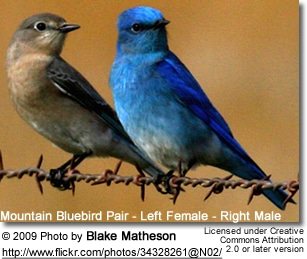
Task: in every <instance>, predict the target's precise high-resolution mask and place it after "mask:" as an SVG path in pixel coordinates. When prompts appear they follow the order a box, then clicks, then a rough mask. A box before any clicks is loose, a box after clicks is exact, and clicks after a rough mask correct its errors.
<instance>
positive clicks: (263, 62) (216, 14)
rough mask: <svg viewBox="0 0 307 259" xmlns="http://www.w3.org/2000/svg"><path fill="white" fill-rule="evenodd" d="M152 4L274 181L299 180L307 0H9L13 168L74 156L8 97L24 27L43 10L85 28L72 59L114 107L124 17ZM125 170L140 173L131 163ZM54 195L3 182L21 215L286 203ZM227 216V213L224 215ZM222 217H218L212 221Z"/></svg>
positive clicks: (6, 136) (2, 46)
mask: <svg viewBox="0 0 307 259" xmlns="http://www.w3.org/2000/svg"><path fill="white" fill-rule="evenodd" d="M137 5H149V6H152V7H155V8H158V9H160V10H161V11H162V12H163V14H164V16H165V18H166V19H168V20H170V21H171V23H170V24H169V25H168V26H167V28H168V33H169V45H170V48H171V49H172V50H173V51H174V52H175V53H176V54H177V55H178V56H179V57H180V59H181V60H182V61H183V62H184V63H185V64H186V65H187V67H188V68H189V69H190V70H191V72H192V73H193V74H194V76H195V77H196V78H197V80H198V81H199V82H200V84H201V85H202V86H203V88H204V90H205V91H206V93H207V94H208V96H209V97H210V99H211V100H212V102H213V103H214V104H215V106H216V107H217V108H218V109H219V111H220V112H221V113H222V114H223V116H224V117H225V119H226V120H227V121H228V123H229V125H230V127H231V129H232V131H233V133H234V135H235V136H236V138H237V139H238V140H239V142H240V143H241V144H242V145H243V147H245V149H246V151H247V152H248V153H249V154H250V155H251V156H252V157H253V159H254V160H255V161H257V163H258V164H259V165H260V167H262V168H263V170H264V171H265V172H266V173H267V174H272V179H273V180H274V181H288V180H293V179H297V176H298V171H299V44H298V43H299V36H298V33H299V18H298V11H299V9H298V1H291V0H283V1H280V0H270V1H266V0H259V1H252V0H250V1H246V0H223V1H217V0H215V1H211V0H192V1H191V0H186V1H176V2H175V1H165V0H163V1H156V0H155V1H132V0H131V1H107V0H100V1H97V0H96V1H95V0H94V1H93V0H92V1H68V0H64V1H63V0H61V1H34V0H32V1H29V0H27V1H21V0H15V1H5V0H0V17H1V19H0V39H1V40H0V63H1V65H0V149H1V151H2V153H3V159H4V166H5V168H6V169H8V168H10V169H20V168H25V167H29V166H35V165H36V161H37V159H38V157H39V155H40V154H43V155H44V163H43V166H42V168H44V169H50V168H55V167H57V166H59V165H60V164H61V163H63V162H64V161H65V160H67V159H68V158H70V155H69V154H66V153H65V152H63V151H61V150H59V149H58V148H55V147H53V146H52V145H51V143H50V142H48V141H47V140H45V139H44V138H43V137H41V136H40V135H38V134H37V133H36V132H35V131H33V130H32V129H31V128H29V127H28V126H27V125H26V124H25V123H24V122H23V121H22V120H21V119H20V118H19V116H18V115H17V113H16V112H15V110H14V108H13V106H12V104H11V102H10V99H9V95H8V90H7V80H6V73H5V55H6V54H5V52H6V49H7V47H8V45H9V42H10V39H11V36H12V34H13V32H14V31H15V29H16V27H17V26H18V24H19V23H20V22H21V21H22V20H24V19H25V18H27V17H28V16H31V15H33V14H36V13H40V12H52V13H55V14H58V15H61V16H63V17H64V18H65V19H66V20H67V21H68V22H70V23H77V24H80V25H81V29H80V30H77V31H75V32H72V33H70V34H69V36H68V39H67V41H66V45H65V47H64V51H63V55H62V56H63V57H64V58H65V59H66V60H67V61H68V62H69V63H71V64H72V65H73V66H74V67H75V68H77V69H78V70H79V71H80V72H81V73H82V74H83V75H84V76H85V77H86V78H87V79H88V80H89V81H90V82H91V83H92V84H93V86H94V87H95V88H96V89H97V90H98V92H99V93H100V94H101V95H102V96H103V97H104V98H105V99H106V100H107V101H108V102H109V103H111V104H112V106H113V102H112V96H111V90H110V89H109V87H108V74H109V70H110V67H111V65H112V61H113V58H114V55H115V43H116V38H117V31H116V27H115V22H116V19H117V16H118V14H119V13H120V12H122V11H123V10H125V9H127V8H130V7H133V6H137ZM116 163H117V161H116V160H114V159H111V158H109V159H90V160H86V161H85V162H83V164H82V165H81V166H80V167H79V169H80V171H81V172H83V173H99V172H101V171H103V170H104V169H106V168H110V169H113V168H114V166H115V165H116ZM120 174H123V175H134V174H136V171H135V169H134V168H133V167H132V166H130V165H127V164H125V165H124V167H123V168H122V169H121V171H120ZM226 175H228V173H227V172H224V171H221V170H218V169H215V168H212V167H200V168H198V169H197V170H196V171H193V172H190V173H189V174H188V176H190V177H214V176H219V177H224V176H226ZM42 184H43V188H44V195H41V194H40V193H39V191H38V188H37V186H36V183H35V180H34V177H28V176H24V177H23V178H22V179H21V180H19V179H15V178H14V179H7V178H4V179H3V180H2V182H1V184H0V210H10V211H11V212H31V211H34V212H41V211H45V212H53V213H54V212H55V211H57V210H66V211H68V212H80V211H81V210H83V211H92V212H97V211H100V210H103V211H104V210H113V211H118V212H120V211H125V212H130V213H131V214H133V213H134V214H137V212H138V211H139V210H143V211H145V212H152V211H156V210H160V211H162V212H164V211H166V210H174V211H176V212H197V211H199V210H200V211H202V212H207V213H209V215H210V216H212V215H216V216H218V215H219V213H220V211H221V210H228V211H232V212H239V211H243V212H246V211H250V212H253V211H254V210H258V211H260V210H264V211H265V212H271V211H272V210H274V211H277V209H276V208H275V207H274V206H273V205H272V204H271V203H270V202H268V201H267V200H266V199H265V198H264V197H262V196H261V197H255V198H254V200H253V201H252V203H251V204H250V205H249V206H247V205H246V204H247V200H248V196H249V191H248V190H242V189H236V190H230V189H229V190H225V191H224V192H223V193H222V194H220V195H212V196H211V197H210V198H209V199H208V200H207V201H206V202H203V198H204V196H205V195H206V194H207V191H208V189H203V188H201V187H198V188H191V187H186V188H185V189H186V192H185V193H182V194H181V195H180V197H179V199H178V201H177V203H176V205H173V204H172V201H171V200H170V199H169V196H164V195H161V194H159V193H157V192H156V191H155V189H154V187H153V186H149V187H148V188H147V189H146V197H145V202H142V201H141V199H140V190H139V188H137V187H135V186H132V185H131V186H129V187H127V186H125V185H123V184H119V185H114V184H112V185H111V187H106V186H105V185H100V186H90V185H89V184H85V183H83V182H81V183H77V184H76V187H77V188H76V193H75V196H74V197H73V196H72V194H71V192H69V191H66V192H60V191H58V190H56V189H54V188H52V187H51V186H50V184H49V182H43V183H42ZM298 198H299V196H298V195H296V197H295V200H296V201H297V202H298V205H292V204H289V205H288V207H287V210H286V211H283V212H281V211H278V212H280V213H281V215H282V221H285V222H295V221H298V220H299V199H298ZM218 218H219V217H218ZM210 221H213V220H210Z"/></svg>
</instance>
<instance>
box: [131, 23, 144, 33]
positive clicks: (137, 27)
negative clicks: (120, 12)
mask: <svg viewBox="0 0 307 259" xmlns="http://www.w3.org/2000/svg"><path fill="white" fill-rule="evenodd" d="M131 31H133V32H134V33H139V32H140V31H142V26H141V25H140V24H139V23H135V24H133V25H132V27H131Z"/></svg>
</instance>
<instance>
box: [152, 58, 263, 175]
mask: <svg viewBox="0 0 307 259" xmlns="http://www.w3.org/2000/svg"><path fill="white" fill-rule="evenodd" d="M157 72H158V73H159V75H161V76H162V77H163V78H164V79H165V80H166V81H167V82H168V83H169V85H170V86H171V87H172V88H173V90H174V92H175V93H176V95H177V97H178V99H179V101H180V102H181V103H182V104H183V105H185V106H186V107H187V108H189V109H190V110H191V111H192V112H193V113H194V114H195V115H196V116H197V117H198V118H200V119H201V120H203V121H204V122H205V123H206V124H207V125H208V126H210V127H211V129H212V130H213V131H214V132H215V133H216V134H217V135H218V136H219V138H220V139H221V140H222V141H223V142H224V143H225V144H226V145H227V146H228V147H229V148H230V149H232V150H233V151H234V152H235V153H237V154H238V155H239V156H240V157H241V158H242V159H243V160H245V161H247V162H250V163H251V166H253V167H255V169H256V171H255V172H250V174H251V175H249V176H250V177H251V178H253V179H254V178H258V179H261V178H264V177H265V176H266V175H265V173H264V172H263V171H262V170H261V169H260V167H259V166H258V165H257V164H256V163H255V162H254V161H253V160H252V159H251V158H250V156H249V155H248V154H247V153H246V152H245V150H244V149H243V148H242V147H241V145H240V144H239V143H238V142H237V141H236V139H235V138H234V137H233V135H232V132H231V130H230V128H229V126H228V124H227V123H226V121H225V120H224V118H223V117H222V116H221V114H220V113H219V112H218V111H217V110H216V109H215V107H214V106H213V105H212V103H211V102H210V100H209V98H208V97H207V96H206V94H205V93H204V91H203V90H202V88H201V87H200V85H199V84H198V82H197V81H196V80H195V78H194V77H193V76H192V74H191V73H190V72H189V70H188V69H187V68H186V67H185V65H184V64H183V63H182V62H181V61H180V60H179V59H178V58H177V57H176V55H175V54H173V53H172V52H169V53H168V55H167V56H166V57H165V58H164V60H163V61H161V62H159V63H158V64H157ZM253 173H254V175H252V174H253ZM255 173H256V175H255ZM241 177H242V178H245V179H246V178H248V175H244V177H243V176H241Z"/></svg>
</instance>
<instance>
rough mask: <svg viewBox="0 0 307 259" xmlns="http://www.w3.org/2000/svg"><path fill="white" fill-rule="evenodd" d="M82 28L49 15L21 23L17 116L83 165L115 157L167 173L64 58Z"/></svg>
mask: <svg viewBox="0 0 307 259" xmlns="http://www.w3.org/2000/svg"><path fill="white" fill-rule="evenodd" d="M78 28H79V26H78V25H75V24H68V23H66V21H65V20H64V19H63V18H62V17H59V16H57V15H54V14H49V13H43V14H38V15H34V16H31V17H29V18H28V19H26V20H24V21H23V22H22V23H21V24H20V25H19V27H18V28H17V30H16V32H15V33H14V36H13V38H12V41H11V44H10V46H9V48H8V51H7V75H8V82H9V90H10V94H11V98H12V100H13V103H14V105H15V108H16V110H17V112H18V113H19V115H20V116H21V117H22V118H23V119H24V120H25V121H26V122H27V123H28V124H29V125H30V126H31V127H32V128H34V129H35V130H36V131H37V132H39V133H40V134H41V135H43V136H44V137H45V138H47V139H49V140H50V141H51V142H53V143H54V144H55V145H57V146H58V147H60V148H62V149H63V150H65V151H67V152H69V153H72V154H74V160H78V163H80V162H81V160H83V159H84V158H85V157H87V156H98V157H108V156H112V157H115V158H119V159H121V160H124V161H127V162H129V163H131V164H133V165H135V166H136V167H138V169H142V170H144V171H145V172H147V173H148V174H149V175H151V176H153V177H155V178H157V177H158V176H159V175H165V174H164V172H163V171H162V170H161V169H160V168H159V167H158V166H157V165H155V164H154V162H152V161H151V160H150V159H149V158H148V157H147V156H146V155H144V154H143V153H142V152H141V151H140V150H139V149H138V148H137V147H136V146H135V145H134V144H133V142H132V141H131V139H130V137H129V136H128V135H127V133H126V132H125V130H124V129H123V127H122V125H121V123H120V122H119V120H118V118H117V115H116V113H115V112H114V110H113V109H112V108H111V107H110V106H109V105H108V104H107V103H106V101H105V100H104V99H102V97H101V96H100V95H99V94H98V93H97V92H96V90H95V89H94V88H93V87H92V86H91V85H90V83H89V82H88V81H87V80H86V79H85V78H84V77H83V76H82V75H81V74H80V73H79V72H78V71H77V70H75V69H74V68H73V67H72V66H70V65H69V64H68V63H67V62H66V61H65V60H63V59H62V58H61V57H60V54H61V51H62V48H63V44H64V40H65V36H66V34H67V33H68V32H70V31H73V30H76V29H78ZM67 165H69V163H65V164H64V165H63V167H61V168H60V169H61V170H64V169H65V168H66V166H67Z"/></svg>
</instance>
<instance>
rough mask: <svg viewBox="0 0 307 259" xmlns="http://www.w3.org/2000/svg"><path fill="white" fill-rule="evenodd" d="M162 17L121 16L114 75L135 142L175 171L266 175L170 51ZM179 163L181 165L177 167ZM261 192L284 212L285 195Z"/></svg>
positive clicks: (119, 106)
mask: <svg viewBox="0 0 307 259" xmlns="http://www.w3.org/2000/svg"><path fill="white" fill-rule="evenodd" d="M168 23H169V21H167V20H166V19H164V17H163V15H162V13H161V12H160V11H159V10H156V9H154V8H151V7H143V6H139V7H135V8H131V9H128V10H126V11H124V12H122V13H121V14H120V15H119V17H118V21H117V28H118V31H119V35H118V40H117V48H116V51H117V53H116V57H115V61H114V63H113V66H112V69H111V74H110V86H111V88H112V92H113V97H114V103H115V109H116V111H117V114H118V116H119V119H120V121H121V122H122V125H123V126H124V128H125V130H126V131H127V133H128V134H129V136H130V137H131V138H132V140H133V141H134V143H135V144H136V145H137V146H138V147H139V148H140V149H142V150H143V151H144V152H145V153H146V154H148V156H149V157H150V158H152V159H153V160H155V161H157V162H160V163H162V164H163V165H165V166H167V167H169V168H171V169H172V170H175V169H178V168H182V172H181V173H183V174H185V173H186V172H187V171H188V170H189V169H190V168H191V167H195V166H197V165H200V164H203V165H211V166H215V167H218V168H221V169H224V170H227V171H229V172H231V173H232V174H234V175H237V176H239V177H241V178H243V179H247V180H251V179H266V177H267V176H266V174H265V173H264V172H263V171H262V170H261V169H260V167H259V166H258V165H257V164H256V163H255V162H254V160H253V159H252V158H251V157H250V156H249V155H248V154H247V153H246V152H245V151H244V149H243V148H242V147H241V145H240V144H239V143H238V142H237V140H236V139H235V138H234V137H233V134H232V132H231V130H230V128H229V126H228V125H227V123H226V121H225V120H224V119H223V117H222V116H221V115H220V113H219V112H218V110H217V109H216V108H215V107H214V106H213V105H212V103H211V102H210V100H209V99H208V97H207V96H206V94H205V93H204V92H203V90H202V88H201V87H200V85H199V84H198V82H197V81H196V80H195V78H194V77H193V76H192V74H191V73H190V72H189V70H188V69H187V68H186V67H185V65H184V64H183V63H182V62H181V61H180V60H179V58H178V57H177V56H176V55H175V54H174V53H172V52H171V51H170V50H169V47H168V42H167V33H166V28H165V26H166V25H167V24H168ZM179 165H180V166H179ZM263 194H264V195H265V196H266V197H267V198H268V199H269V200H271V201H272V202H273V203H274V204H275V205H276V206H277V207H279V208H280V209H284V206H285V201H286V199H287V194H286V193H285V192H284V191H283V190H281V189H278V190H268V189H267V190H264V191H263Z"/></svg>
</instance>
